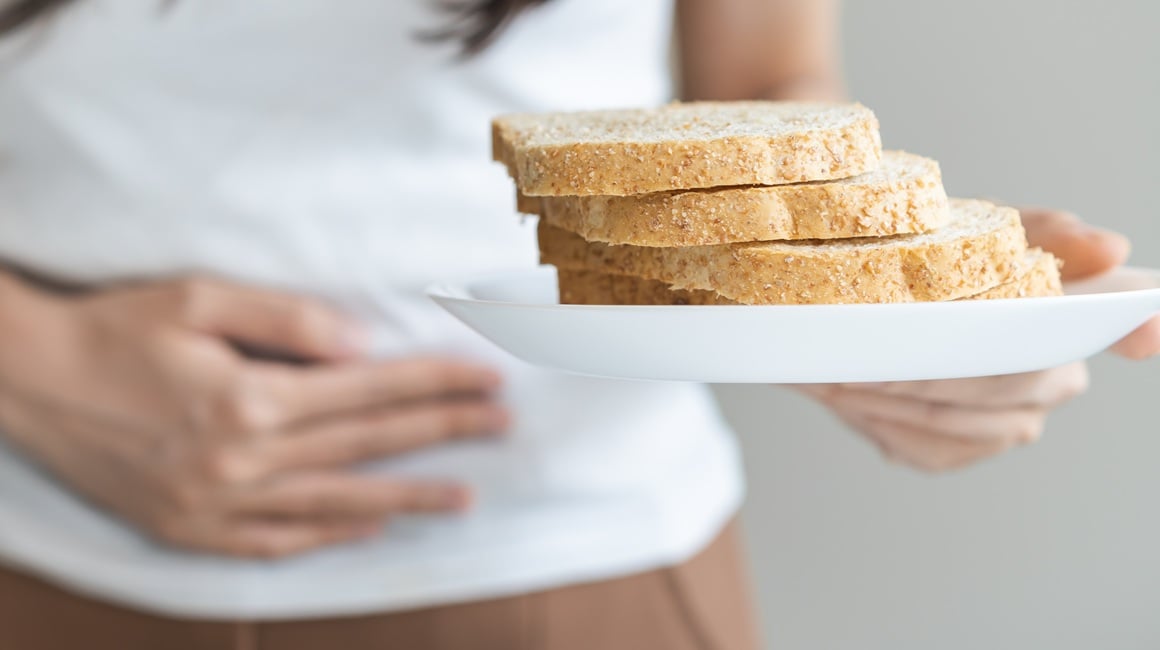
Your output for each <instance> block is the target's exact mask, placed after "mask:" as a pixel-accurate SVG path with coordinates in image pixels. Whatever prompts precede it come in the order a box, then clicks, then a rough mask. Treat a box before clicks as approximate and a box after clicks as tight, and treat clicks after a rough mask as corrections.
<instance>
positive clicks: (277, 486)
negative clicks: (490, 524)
mask: <svg viewBox="0 0 1160 650" xmlns="http://www.w3.org/2000/svg"><path fill="white" fill-rule="evenodd" d="M470 505H471V493H470V491H469V490H468V489H467V488H465V487H463V486H462V485H458V484H454V483H443V482H433V481H426V482H425V481H402V480H384V479H378V478H370V477H364V476H357V475H349V474H323V473H318V474H300V475H295V476H288V477H286V478H284V479H281V480H278V481H275V482H273V483H271V484H270V485H269V486H266V487H264V488H261V489H254V490H247V491H246V492H244V493H240V494H238V495H237V496H236V497H235V498H234V500H233V501H232V503H231V505H230V506H229V507H230V510H231V511H232V512H233V513H235V514H237V515H249V516H263V517H290V518H300V519H301V518H307V519H314V520H337V521H342V520H350V519H362V520H365V519H375V520H379V519H384V518H386V517H388V516H390V515H396V514H415V513H438V512H461V511H463V510H465V509H467V507H468V506H470Z"/></svg>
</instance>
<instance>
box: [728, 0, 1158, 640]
mask: <svg viewBox="0 0 1160 650" xmlns="http://www.w3.org/2000/svg"><path fill="white" fill-rule="evenodd" d="M844 29H845V47H846V52H845V62H846V71H847V78H848V81H849V85H850V92H851V94H852V96H853V97H855V98H857V99H859V100H861V101H862V102H863V103H865V104H867V105H868V106H870V107H871V108H873V109H874V110H875V111H876V112H877V114H878V117H879V119H880V120H881V122H882V129H883V137H884V141H885V144H886V146H888V147H892V148H903V149H908V150H911V151H915V152H917V153H923V154H926V155H930V156H933V157H935V158H938V159H939V160H940V161H941V163H942V168H943V175H944V177H945V180H946V184H947V188H948V190H949V191H950V192H951V193H952V194H953V195H960V196H986V197H999V198H1002V199H1004V200H1006V201H1010V202H1013V203H1022V204H1042V205H1050V206H1058V207H1066V208H1068V209H1070V210H1073V211H1075V212H1077V213H1079V214H1081V215H1083V216H1084V217H1085V218H1087V219H1088V220H1090V221H1094V222H1097V223H1100V224H1103V225H1106V226H1108V227H1112V228H1116V229H1119V230H1121V231H1123V232H1125V233H1128V234H1130V235H1131V237H1132V238H1133V240H1134V242H1135V248H1136V250H1135V253H1134V255H1133V262H1134V263H1136V264H1141V265H1151V266H1156V267H1160V223H1158V221H1157V219H1156V214H1157V206H1156V199H1155V194H1154V191H1153V189H1152V186H1153V183H1154V182H1155V181H1156V180H1157V178H1158V172H1160V163H1158V162H1157V156H1158V155H1160V153H1158V152H1160V126H1158V125H1160V83H1158V78H1157V71H1156V66H1157V64H1158V63H1160V38H1158V33H1160V3H1156V2H1150V1H1145V0H1137V1H1134V2H1133V1H1128V0H1120V1H1116V2H1107V1H1105V2H1096V1H1094V0H1091V1H1088V2H1061V1H1057V0H1018V1H1015V0H974V1H971V2H963V1H958V2H950V1H947V0H889V1H887V0H872V1H871V0H848V2H847V3H846V9H845V17H844ZM856 334H857V332H856V327H855V326H853V325H852V326H851V335H852V336H855V335H856ZM1092 370H1093V388H1092V390H1091V391H1090V392H1089V393H1088V394H1087V395H1086V396H1084V397H1082V398H1081V399H1080V400H1079V401H1077V402H1075V403H1074V404H1072V405H1070V406H1068V407H1066V408H1064V409H1062V410H1061V411H1059V412H1058V414H1057V415H1055V416H1054V417H1053V418H1052V420H1051V422H1050V424H1049V428H1048V432H1047V434H1046V436H1045V438H1044V439H1043V440H1042V441H1041V442H1040V443H1039V444H1038V445H1035V446H1033V447H1030V448H1026V449H1021V450H1018V451H1016V452H1013V453H1011V454H1009V455H1007V456H1005V457H1003V458H1000V459H998V460H994V461H990V462H987V463H984V464H982V465H979V466H977V467H974V468H971V469H968V470H966V471H961V472H957V473H953V474H948V475H942V476H934V477H932V476H926V475H922V474H918V473H916V472H913V471H910V470H907V469H904V468H901V467H897V466H892V465H889V464H887V463H885V462H884V461H882V460H880V459H879V458H878V457H877V454H876V452H874V451H872V450H871V448H870V447H869V445H867V444H865V443H864V442H862V441H861V440H860V439H858V438H857V437H856V436H855V435H853V434H850V433H848V432H846V431H844V430H843V429H842V428H841V427H840V426H839V425H838V424H837V423H836V422H835V421H834V420H833V419H831V418H830V417H829V416H827V415H826V413H825V412H823V411H822V410H821V409H819V408H818V407H816V406H814V405H812V404H810V403H809V402H807V401H806V400H804V399H802V398H800V397H798V396H796V395H792V394H789V393H788V392H786V391H780V390H776V389H770V388H767V387H760V386H754V387H722V388H721V389H720V390H719V392H720V395H721V398H722V402H723V404H724V405H725V407H726V412H727V414H728V416H729V417H730V419H731V420H732V421H733V422H734V424H735V425H736V427H737V428H738V430H739V431H740V433H741V437H742V440H743V444H744V446H745V451H746V459H747V464H748V466H749V478H750V490H751V493H750V498H749V503H748V506H747V508H746V512H745V518H746V524H747V530H748V536H749V544H750V551H751V556H752V557H751V563H752V565H753V568H754V570H755V574H756V577H757V585H756V587H757V591H758V595H759V598H760V602H761V607H762V614H763V618H764V624H765V628H766V633H767V637H768V640H769V641H770V645H771V646H775V647H778V648H790V649H794V650H797V649H801V648H809V649H814V648H858V649H860V650H866V649H878V648H882V649H887V648H889V649H891V650H904V649H909V648H914V649H923V650H927V649H930V648H939V649H941V650H957V649H960V648H963V649H965V648H971V649H976V648H1052V649H1055V650H1058V649H1065V648H1066V649H1070V648H1084V649H1089V648H1101V649H1105V648H1109V649H1110V648H1115V649H1121V648H1141V649H1143V648H1147V649H1150V650H1154V649H1156V648H1160V507H1158V505H1157V503H1158V497H1160V435H1158V434H1160V424H1158V421H1160V420H1158V418H1157V408H1158V400H1157V398H1158V397H1160V391H1158V390H1157V387H1158V386H1160V361H1153V362H1150V363H1145V364H1139V363H1137V364H1133V363H1130V362H1126V361H1121V360H1118V359H1113V358H1110V357H1104V358H1099V359H1096V360H1095V361H1094V362H1093V363H1092Z"/></svg>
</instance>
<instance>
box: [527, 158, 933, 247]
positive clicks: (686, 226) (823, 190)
mask: <svg viewBox="0 0 1160 650" xmlns="http://www.w3.org/2000/svg"><path fill="white" fill-rule="evenodd" d="M518 207H519V209H520V211H521V212H526V213H535V214H539V215H540V216H541V217H542V218H543V219H544V220H545V221H547V222H548V223H549V224H551V225H553V226H556V227H557V228H563V229H565V230H569V231H571V232H574V233H576V234H578V235H580V236H581V237H583V238H584V239H586V240H588V241H596V242H604V243H608V244H633V245H636V246H665V247H668V246H704V245H711V244H729V243H736V242H752V241H770V240H776V239H841V238H850V237H882V236H889V235H901V234H912V233H923V232H929V231H932V230H935V229H937V228H940V227H942V226H944V225H946V223H947V221H948V220H949V216H950V215H949V211H948V208H947V195H946V192H945V191H944V190H943V184H942V175H941V173H940V171H939V166H938V163H937V162H935V161H934V160H931V159H930V158H923V157H922V156H916V155H914V154H909V153H905V152H901V151H888V152H886V153H885V154H884V155H883V157H882V164H881V165H880V166H879V167H878V168H877V169H874V170H873V171H869V172H866V173H864V174H860V175H858V176H853V177H851V178H845V179H841V180H836V181H815V182H811V183H798V184H790V185H774V186H745V187H729V188H718V189H708V190H685V191H670V192H656V193H652V194H642V195H637V196H560V197H529V196H524V195H520V196H519V197H518Z"/></svg>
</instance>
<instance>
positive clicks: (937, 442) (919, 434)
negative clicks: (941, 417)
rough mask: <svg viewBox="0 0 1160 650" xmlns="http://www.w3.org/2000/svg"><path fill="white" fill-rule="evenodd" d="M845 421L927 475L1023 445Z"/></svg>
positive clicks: (866, 419)
mask: <svg viewBox="0 0 1160 650" xmlns="http://www.w3.org/2000/svg"><path fill="white" fill-rule="evenodd" d="M844 419H846V420H847V423H848V424H850V425H851V426H852V427H853V428H855V429H856V430H858V431H861V432H862V433H864V434H865V435H866V436H867V437H868V438H870V440H871V441H873V442H874V444H875V445H876V446H877V447H878V448H879V450H881V452H882V454H883V455H884V456H885V457H886V458H888V459H889V460H892V461H894V462H899V463H904V464H906V465H909V466H911V467H915V468H917V469H921V470H923V471H927V472H946V471H950V470H954V469H959V468H961V467H964V466H966V465H970V464H973V463H976V462H978V461H980V460H983V459H985V458H990V457H992V456H996V455H999V454H1001V453H1003V452H1005V451H1007V450H1008V449H1010V448H1011V447H1014V446H1015V445H1017V444H1022V442H1021V441H1019V440H1017V439H1014V438H1010V437H999V438H983V439H967V438H955V437H950V436H946V435H943V434H941V433H937V432H933V431H928V430H926V429H924V428H922V427H920V426H916V425H914V424H910V423H903V422H892V421H888V420H881V419H877V418H874V417H870V416H865V415H852V416H847V418H844Z"/></svg>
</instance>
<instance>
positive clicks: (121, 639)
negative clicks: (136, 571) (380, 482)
mask: <svg viewBox="0 0 1160 650" xmlns="http://www.w3.org/2000/svg"><path fill="white" fill-rule="evenodd" d="M743 564H744V562H743V553H742V551H741V546H740V540H739V535H738V530H737V525H736V524H735V523H734V524H730V525H729V526H727V527H726V528H725V530H724V531H722V533H721V534H720V536H719V537H718V538H717V539H716V540H715V541H714V542H713V543H712V544H711V545H710V546H709V548H707V549H706V550H704V551H703V552H702V553H701V554H700V555H698V556H696V557H694V558H693V559H692V560H689V561H688V562H686V563H684V564H682V565H680V566H676V567H672V568H666V569H659V570H655V571H649V572H646V573H640V574H636V575H632V576H628V577H624V578H617V579H614V580H606V581H603V582H595V583H590V584H584V585H577V586H570V587H563V588H560V589H552V590H549V591H542V592H537V593H532V594H527V595H522V596H514V597H510V598H498V599H495V600H487V601H480V602H473V603H466V604H460V605H448V606H444V607H433V608H429V609H420V610H413V611H405V612H393V613H387V614H381V615H374V616H357V617H349V618H333V619H318V620H301V621H277V622H234V621H218V622H206V621H186V620H180V619H172V618H164V617H159V616H153V615H149V614H144V613H141V612H138V611H134V610H130V609H125V608H121V607H117V606H114V605H109V604H106V603H102V602H99V601H96V600H91V599H88V598H84V597H81V596H77V595H74V594H71V593H69V592H67V591H64V590H62V589H59V588H57V587H55V586H52V585H50V584H48V583H45V582H43V581H41V580H38V579H36V578H33V577H30V576H27V575H24V574H21V573H17V572H13V571H5V570H3V569H0V648H3V649H4V650H79V649H88V650H106V649H108V650H307V649H310V650H313V649H316V648H317V649H325V650H330V649H334V650H364V649H365V650H371V649H374V650H395V649H400V650H403V649H405V650H443V649H445V648H456V649H458V648H471V649H479V650H492V649H497V650H499V649H502V650H530V649H536V650H540V649H543V650H580V649H584V650H589V649H593V650H595V649H600V650H621V649H625V650H627V649H630V648H631V649H632V650H641V649H645V650H651V649H653V648H656V649H661V650H710V649H712V650H756V649H757V648H758V647H759V645H760V644H759V642H758V641H757V633H756V627H755V619H754V617H753V613H752V602H751V600H750V595H749V590H748V585H747V581H746V572H745V568H744V566H743Z"/></svg>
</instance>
